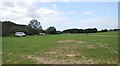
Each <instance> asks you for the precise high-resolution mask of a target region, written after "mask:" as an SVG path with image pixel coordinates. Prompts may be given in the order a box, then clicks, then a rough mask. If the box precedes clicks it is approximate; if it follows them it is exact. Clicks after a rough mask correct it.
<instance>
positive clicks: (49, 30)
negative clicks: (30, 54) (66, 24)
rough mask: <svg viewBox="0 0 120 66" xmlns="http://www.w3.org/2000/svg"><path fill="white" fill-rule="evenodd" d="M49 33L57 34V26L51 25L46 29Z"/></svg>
mask: <svg viewBox="0 0 120 66" xmlns="http://www.w3.org/2000/svg"><path fill="white" fill-rule="evenodd" d="M45 32H46V33H47V34H56V28H55V27H51V26H50V27H49V28H47V29H46V31H45Z"/></svg>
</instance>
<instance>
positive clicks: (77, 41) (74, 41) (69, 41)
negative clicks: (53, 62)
mask: <svg viewBox="0 0 120 66" xmlns="http://www.w3.org/2000/svg"><path fill="white" fill-rule="evenodd" d="M57 42H58V43H86V42H83V41H79V40H60V41H57Z"/></svg>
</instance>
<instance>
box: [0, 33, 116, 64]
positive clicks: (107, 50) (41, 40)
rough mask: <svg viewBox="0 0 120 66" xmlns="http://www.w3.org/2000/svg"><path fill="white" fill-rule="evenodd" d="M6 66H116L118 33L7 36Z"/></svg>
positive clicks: (4, 45)
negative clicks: (49, 65) (40, 65)
mask: <svg viewBox="0 0 120 66" xmlns="http://www.w3.org/2000/svg"><path fill="white" fill-rule="evenodd" d="M2 51H3V57H2V61H3V64H41V63H42V64H106V63H108V64H117V63H118V33H117V32H104V33H93V34H88V35H86V34H58V35H46V36H38V35H35V36H26V37H14V36H7V37H3V38H2Z"/></svg>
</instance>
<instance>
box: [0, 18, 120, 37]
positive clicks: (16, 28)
mask: <svg viewBox="0 0 120 66" xmlns="http://www.w3.org/2000/svg"><path fill="white" fill-rule="evenodd" d="M1 23H2V36H6V35H14V33H15V32H24V33H26V34H27V35H39V33H46V34H61V33H96V32H108V31H118V30H119V29H111V30H107V29H103V30H101V31H98V30H97V28H88V29H77V28H74V29H66V30H63V31H57V30H56V28H55V27H54V26H50V27H48V28H47V29H46V30H43V29H42V26H41V24H40V22H38V21H37V20H36V19H32V20H31V21H30V23H29V24H28V25H20V24H15V23H13V22H11V21H3V22H2V21H0V24H1Z"/></svg>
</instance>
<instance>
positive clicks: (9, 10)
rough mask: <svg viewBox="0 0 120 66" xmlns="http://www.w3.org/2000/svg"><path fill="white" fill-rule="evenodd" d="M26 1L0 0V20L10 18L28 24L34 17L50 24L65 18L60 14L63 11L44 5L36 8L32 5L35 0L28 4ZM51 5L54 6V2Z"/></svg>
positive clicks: (18, 22)
mask: <svg viewBox="0 0 120 66" xmlns="http://www.w3.org/2000/svg"><path fill="white" fill-rule="evenodd" d="M26 2H27V1H26ZM26 2H12V3H11V2H10V3H9V2H1V3H2V4H0V13H1V16H2V17H0V20H2V21H3V20H10V21H14V22H16V23H17V24H28V23H29V21H30V20H31V19H33V18H36V19H38V20H39V21H42V22H43V23H49V24H50V23H57V22H61V21H64V20H66V19H67V18H66V17H63V16H62V15H63V14H65V13H64V12H60V11H57V10H53V9H48V8H46V7H39V8H36V7H35V6H34V4H35V2H34V3H29V4H28V3H26ZM31 2H32V1H31ZM11 4H13V5H11ZM4 5H6V6H4ZM9 5H11V6H9ZM53 7H55V4H54V5H53Z"/></svg>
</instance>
